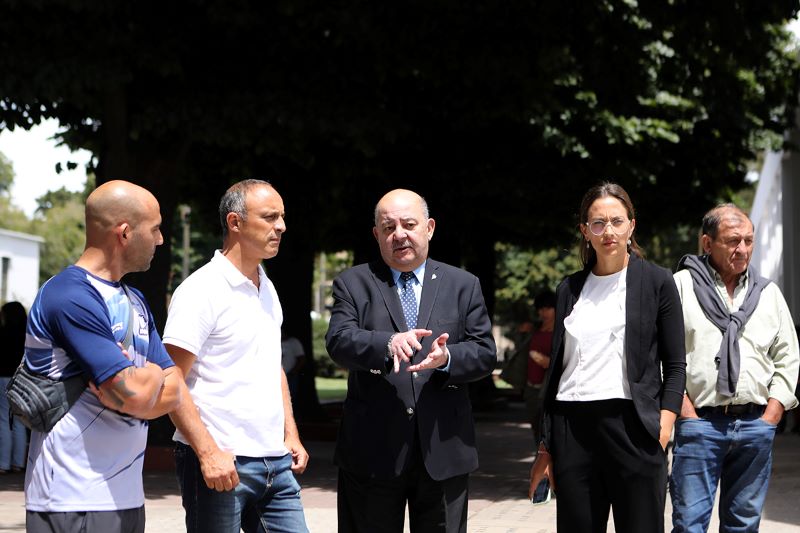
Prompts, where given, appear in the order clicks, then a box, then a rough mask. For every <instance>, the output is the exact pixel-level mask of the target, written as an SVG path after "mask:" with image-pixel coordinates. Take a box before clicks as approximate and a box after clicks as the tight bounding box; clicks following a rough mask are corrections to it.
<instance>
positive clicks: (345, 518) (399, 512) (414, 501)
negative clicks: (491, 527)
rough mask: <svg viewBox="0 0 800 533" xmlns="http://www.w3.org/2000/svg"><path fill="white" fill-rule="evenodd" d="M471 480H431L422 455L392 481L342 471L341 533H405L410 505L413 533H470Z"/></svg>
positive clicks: (416, 454) (416, 453)
mask: <svg viewBox="0 0 800 533" xmlns="http://www.w3.org/2000/svg"><path fill="white" fill-rule="evenodd" d="M468 479H469V475H468V474H463V475H460V476H455V477H452V478H448V479H445V480H442V481H436V480H434V479H432V478H431V477H430V476H429V475H428V471H427V470H426V469H425V465H424V464H423V462H422V459H421V457H420V454H419V450H418V449H417V450H415V451H414V452H413V453H412V458H411V461H410V462H409V465H408V467H407V468H406V469H405V471H404V472H403V473H402V474H401V475H400V476H399V477H396V478H394V479H374V478H370V477H369V476H363V475H358V474H355V473H353V472H348V471H346V470H343V469H339V482H338V493H337V511H338V520H339V533H402V532H403V522H404V520H405V507H406V502H408V517H409V522H410V524H409V526H410V530H411V533H466V531H467V503H468V500H469V497H468V487H467V485H468Z"/></svg>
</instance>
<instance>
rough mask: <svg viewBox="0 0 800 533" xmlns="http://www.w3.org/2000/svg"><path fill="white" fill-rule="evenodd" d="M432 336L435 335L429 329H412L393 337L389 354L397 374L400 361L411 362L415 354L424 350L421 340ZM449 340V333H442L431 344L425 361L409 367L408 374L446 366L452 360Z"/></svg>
mask: <svg viewBox="0 0 800 533" xmlns="http://www.w3.org/2000/svg"><path fill="white" fill-rule="evenodd" d="M431 335H433V332H432V331H431V330H429V329H410V330H408V331H404V332H402V333H395V334H394V335H392V341H391V342H390V343H389V353H391V354H392V359H393V361H394V371H395V373H397V372H400V361H405V362H406V363H409V362H411V357H412V356H413V355H414V352H415V351H417V350H421V349H422V344H420V342H419V341H420V339H421V338H422V337H429V336H431ZM449 338H450V334H449V333H442V334H441V335H439V336H438V337H436V339H434V341H433V342H432V343H431V350H430V351H429V352H428V355H427V356H426V357H425V359H423V360H422V361H420V362H419V363H417V364H416V365H411V366H409V367H408V368H407V369H406V370H407V371H408V372H416V371H418V370H426V369H429V368H439V367H442V366H446V365H447V362H448V361H449V360H450V351H449V350H448V349H447V339H449Z"/></svg>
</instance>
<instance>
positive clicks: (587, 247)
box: [586, 241, 589, 250]
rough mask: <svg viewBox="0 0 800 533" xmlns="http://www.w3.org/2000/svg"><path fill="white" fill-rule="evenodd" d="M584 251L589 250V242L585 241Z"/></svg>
mask: <svg viewBox="0 0 800 533" xmlns="http://www.w3.org/2000/svg"><path fill="white" fill-rule="evenodd" d="M586 249H587V250H588V249H589V241H586Z"/></svg>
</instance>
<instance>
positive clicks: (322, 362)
mask: <svg viewBox="0 0 800 533" xmlns="http://www.w3.org/2000/svg"><path fill="white" fill-rule="evenodd" d="M311 327H312V338H311V342H312V344H313V349H314V359H315V361H316V364H317V374H316V375H317V376H322V377H327V378H334V377H339V378H340V377H342V376H346V375H347V371H345V370H344V369H342V368H340V367H339V366H338V365H337V364H336V363H335V362H334V361H333V359H331V356H330V355H328V350H326V349H325V333H327V331H328V321H327V320H326V319H324V318H315V319H313V320H312V321H311Z"/></svg>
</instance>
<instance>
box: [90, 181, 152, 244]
mask: <svg viewBox="0 0 800 533" xmlns="http://www.w3.org/2000/svg"><path fill="white" fill-rule="evenodd" d="M153 204H156V205H158V201H157V200H156V197H155V196H153V194H152V193H151V192H150V191H148V190H147V189H145V188H144V187H140V186H139V185H136V184H134V183H131V182H128V181H123V180H113V181H108V182H106V183H104V184H102V185H100V186H99V187H98V188H96V189H95V190H94V191H92V193H91V194H90V195H89V197H88V198H87V199H86V239H87V241H89V240H90V239H94V238H98V237H102V236H103V235H104V234H106V233H107V232H109V231H111V230H112V229H113V228H115V227H117V226H118V225H119V224H121V223H123V222H127V223H128V224H129V225H131V226H133V227H135V226H137V225H138V224H139V222H140V221H141V219H142V217H143V216H144V215H145V214H146V213H147V211H148V209H150V208H152V206H153Z"/></svg>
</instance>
